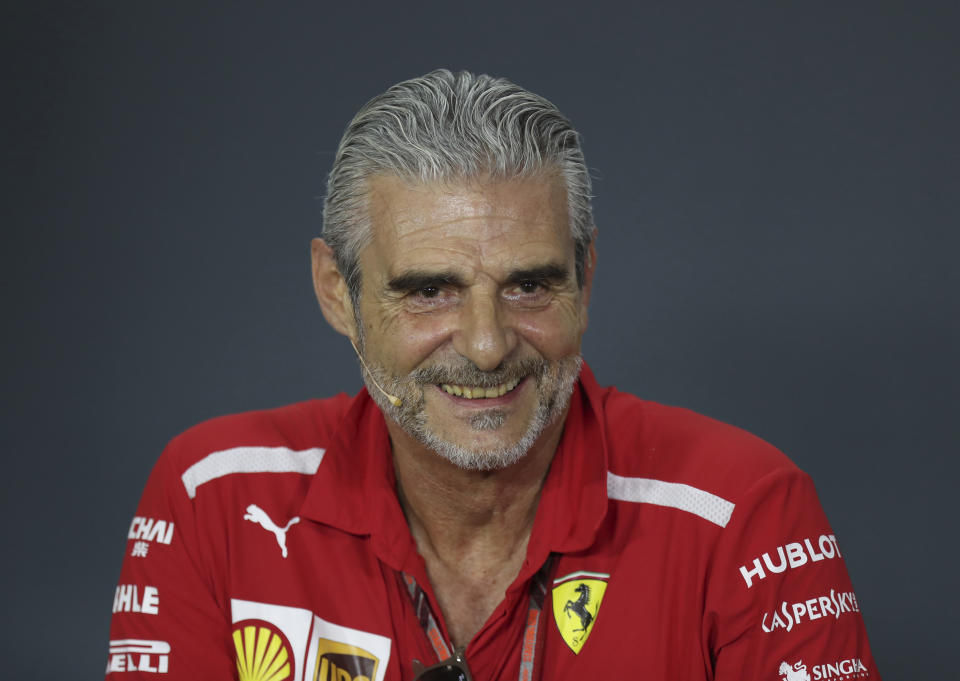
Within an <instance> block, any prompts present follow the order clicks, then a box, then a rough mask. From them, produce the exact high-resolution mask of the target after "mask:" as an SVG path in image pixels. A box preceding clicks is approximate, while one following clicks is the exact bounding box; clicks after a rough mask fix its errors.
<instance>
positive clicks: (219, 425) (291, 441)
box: [163, 393, 353, 472]
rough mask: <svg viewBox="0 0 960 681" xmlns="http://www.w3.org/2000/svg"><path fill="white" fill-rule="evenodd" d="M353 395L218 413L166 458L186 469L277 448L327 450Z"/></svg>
mask: <svg viewBox="0 0 960 681" xmlns="http://www.w3.org/2000/svg"><path fill="white" fill-rule="evenodd" d="M352 399H353V398H351V397H350V396H349V395H347V394H345V393H340V394H338V395H335V396H333V397H329V398H325V399H314V400H307V401H304V402H295V403H293V404H288V405H284V406H280V407H275V408H272V409H261V410H255V411H247V412H240V413H235V414H227V415H223V416H217V417H215V418H211V419H209V420H206V421H202V422H200V423H198V424H197V425H195V426H192V427H191V428H188V429H187V430H185V431H184V432H183V433H181V434H180V435H178V436H176V437H175V438H174V439H173V440H171V442H170V444H169V445H168V447H167V449H166V451H165V452H164V455H163V456H164V458H166V460H167V463H168V464H170V465H171V466H172V467H173V468H174V469H175V470H178V471H180V472H182V471H186V470H188V469H190V468H191V467H195V466H197V465H200V464H201V463H202V462H203V461H204V460H206V459H209V458H210V457H216V458H220V459H226V458H238V457H240V458H242V457H246V458H251V457H252V458H256V457H257V456H261V457H262V456H268V455H269V454H270V453H271V452H276V453H282V452H309V451H315V450H319V449H323V448H324V447H325V446H326V445H327V443H328V442H329V440H330V439H331V438H332V437H333V435H334V433H335V432H336V430H337V428H338V426H339V424H340V423H341V422H342V420H343V417H344V415H345V414H346V412H347V410H348V409H349V406H350V403H351V400H352Z"/></svg>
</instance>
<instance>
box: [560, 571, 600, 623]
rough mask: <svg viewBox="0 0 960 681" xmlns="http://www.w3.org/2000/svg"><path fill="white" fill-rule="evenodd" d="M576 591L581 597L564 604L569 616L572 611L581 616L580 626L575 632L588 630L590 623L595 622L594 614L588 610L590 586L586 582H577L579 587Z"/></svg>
mask: <svg viewBox="0 0 960 681" xmlns="http://www.w3.org/2000/svg"><path fill="white" fill-rule="evenodd" d="M574 591H576V592H577V593H579V594H580V597H579V598H578V599H577V600H576V601H567V604H566V605H565V606H563V611H564V612H565V613H567V617H570V613H571V612H572V613H573V614H574V615H576V616H577V617H579V618H580V628H579V629H574V631H575V632H577V631H586V630H587V627H589V626H590V623H591V622H593V615H591V614H590V611H589V610H587V605H588V604H589V603H590V587H589V586H588V585H587V583H586V582H581V583H580V584H577V588H576V589H574Z"/></svg>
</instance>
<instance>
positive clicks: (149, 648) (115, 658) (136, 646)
mask: <svg viewBox="0 0 960 681" xmlns="http://www.w3.org/2000/svg"><path fill="white" fill-rule="evenodd" d="M169 668H170V644H169V643H167V642H166V641H145V640H143V639H138V638H123V639H118V640H116V641H110V656H109V658H108V660H107V674H113V673H116V672H148V673H153V674H166V673H167V669H169Z"/></svg>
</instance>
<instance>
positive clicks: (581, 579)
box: [553, 572, 610, 655]
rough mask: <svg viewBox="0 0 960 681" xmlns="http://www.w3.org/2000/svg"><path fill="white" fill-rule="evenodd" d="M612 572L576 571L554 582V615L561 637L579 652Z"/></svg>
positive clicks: (595, 616)
mask: <svg viewBox="0 0 960 681" xmlns="http://www.w3.org/2000/svg"><path fill="white" fill-rule="evenodd" d="M609 578H610V575H607V574H603V573H599V572H574V573H573V574H570V575H567V576H566V577H561V578H560V579H557V580H555V581H554V582H553V618H554V619H555V620H556V621H557V628H558V629H559V630H560V636H561V637H562V638H563V640H564V641H566V643H567V645H568V646H570V650H572V651H573V652H574V653H576V654H578V655H579V654H580V649H581V648H582V647H583V644H584V643H585V642H586V640H587V636H589V635H590V631H591V630H592V629H593V625H594V623H595V622H596V620H597V613H598V612H599V611H600V603H601V602H602V601H603V594H604V592H605V591H606V590H607V581H606V580H608V579H609Z"/></svg>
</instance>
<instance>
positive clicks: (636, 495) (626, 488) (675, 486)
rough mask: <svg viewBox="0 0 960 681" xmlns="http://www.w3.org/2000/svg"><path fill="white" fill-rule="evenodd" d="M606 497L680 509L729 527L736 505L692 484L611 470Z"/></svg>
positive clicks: (608, 476)
mask: <svg viewBox="0 0 960 681" xmlns="http://www.w3.org/2000/svg"><path fill="white" fill-rule="evenodd" d="M607 496H608V497H610V498H611V499H619V500H621V501H633V502H636V503H639V504H656V505H657V506H668V507H670V508H678V509H680V510H681V511H687V512H688V513H693V514H694V515H698V516H700V517H701V518H703V519H704V520H709V521H710V522H711V523H715V524H717V525H719V526H720V527H726V526H727V523H728V522H730V516H731V515H732V514H733V507H734V505H733V503H732V502H729V501H727V500H726V499H723V498H721V497H718V496H717V495H716V494H711V493H710V492H705V491H704V490H702V489H697V488H696V487H691V486H690V485H684V484H682V483H678V482H664V481H662V480H652V479H650V478H625V477H622V476H619V475H616V474H615V473H611V472H609V471H607Z"/></svg>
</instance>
